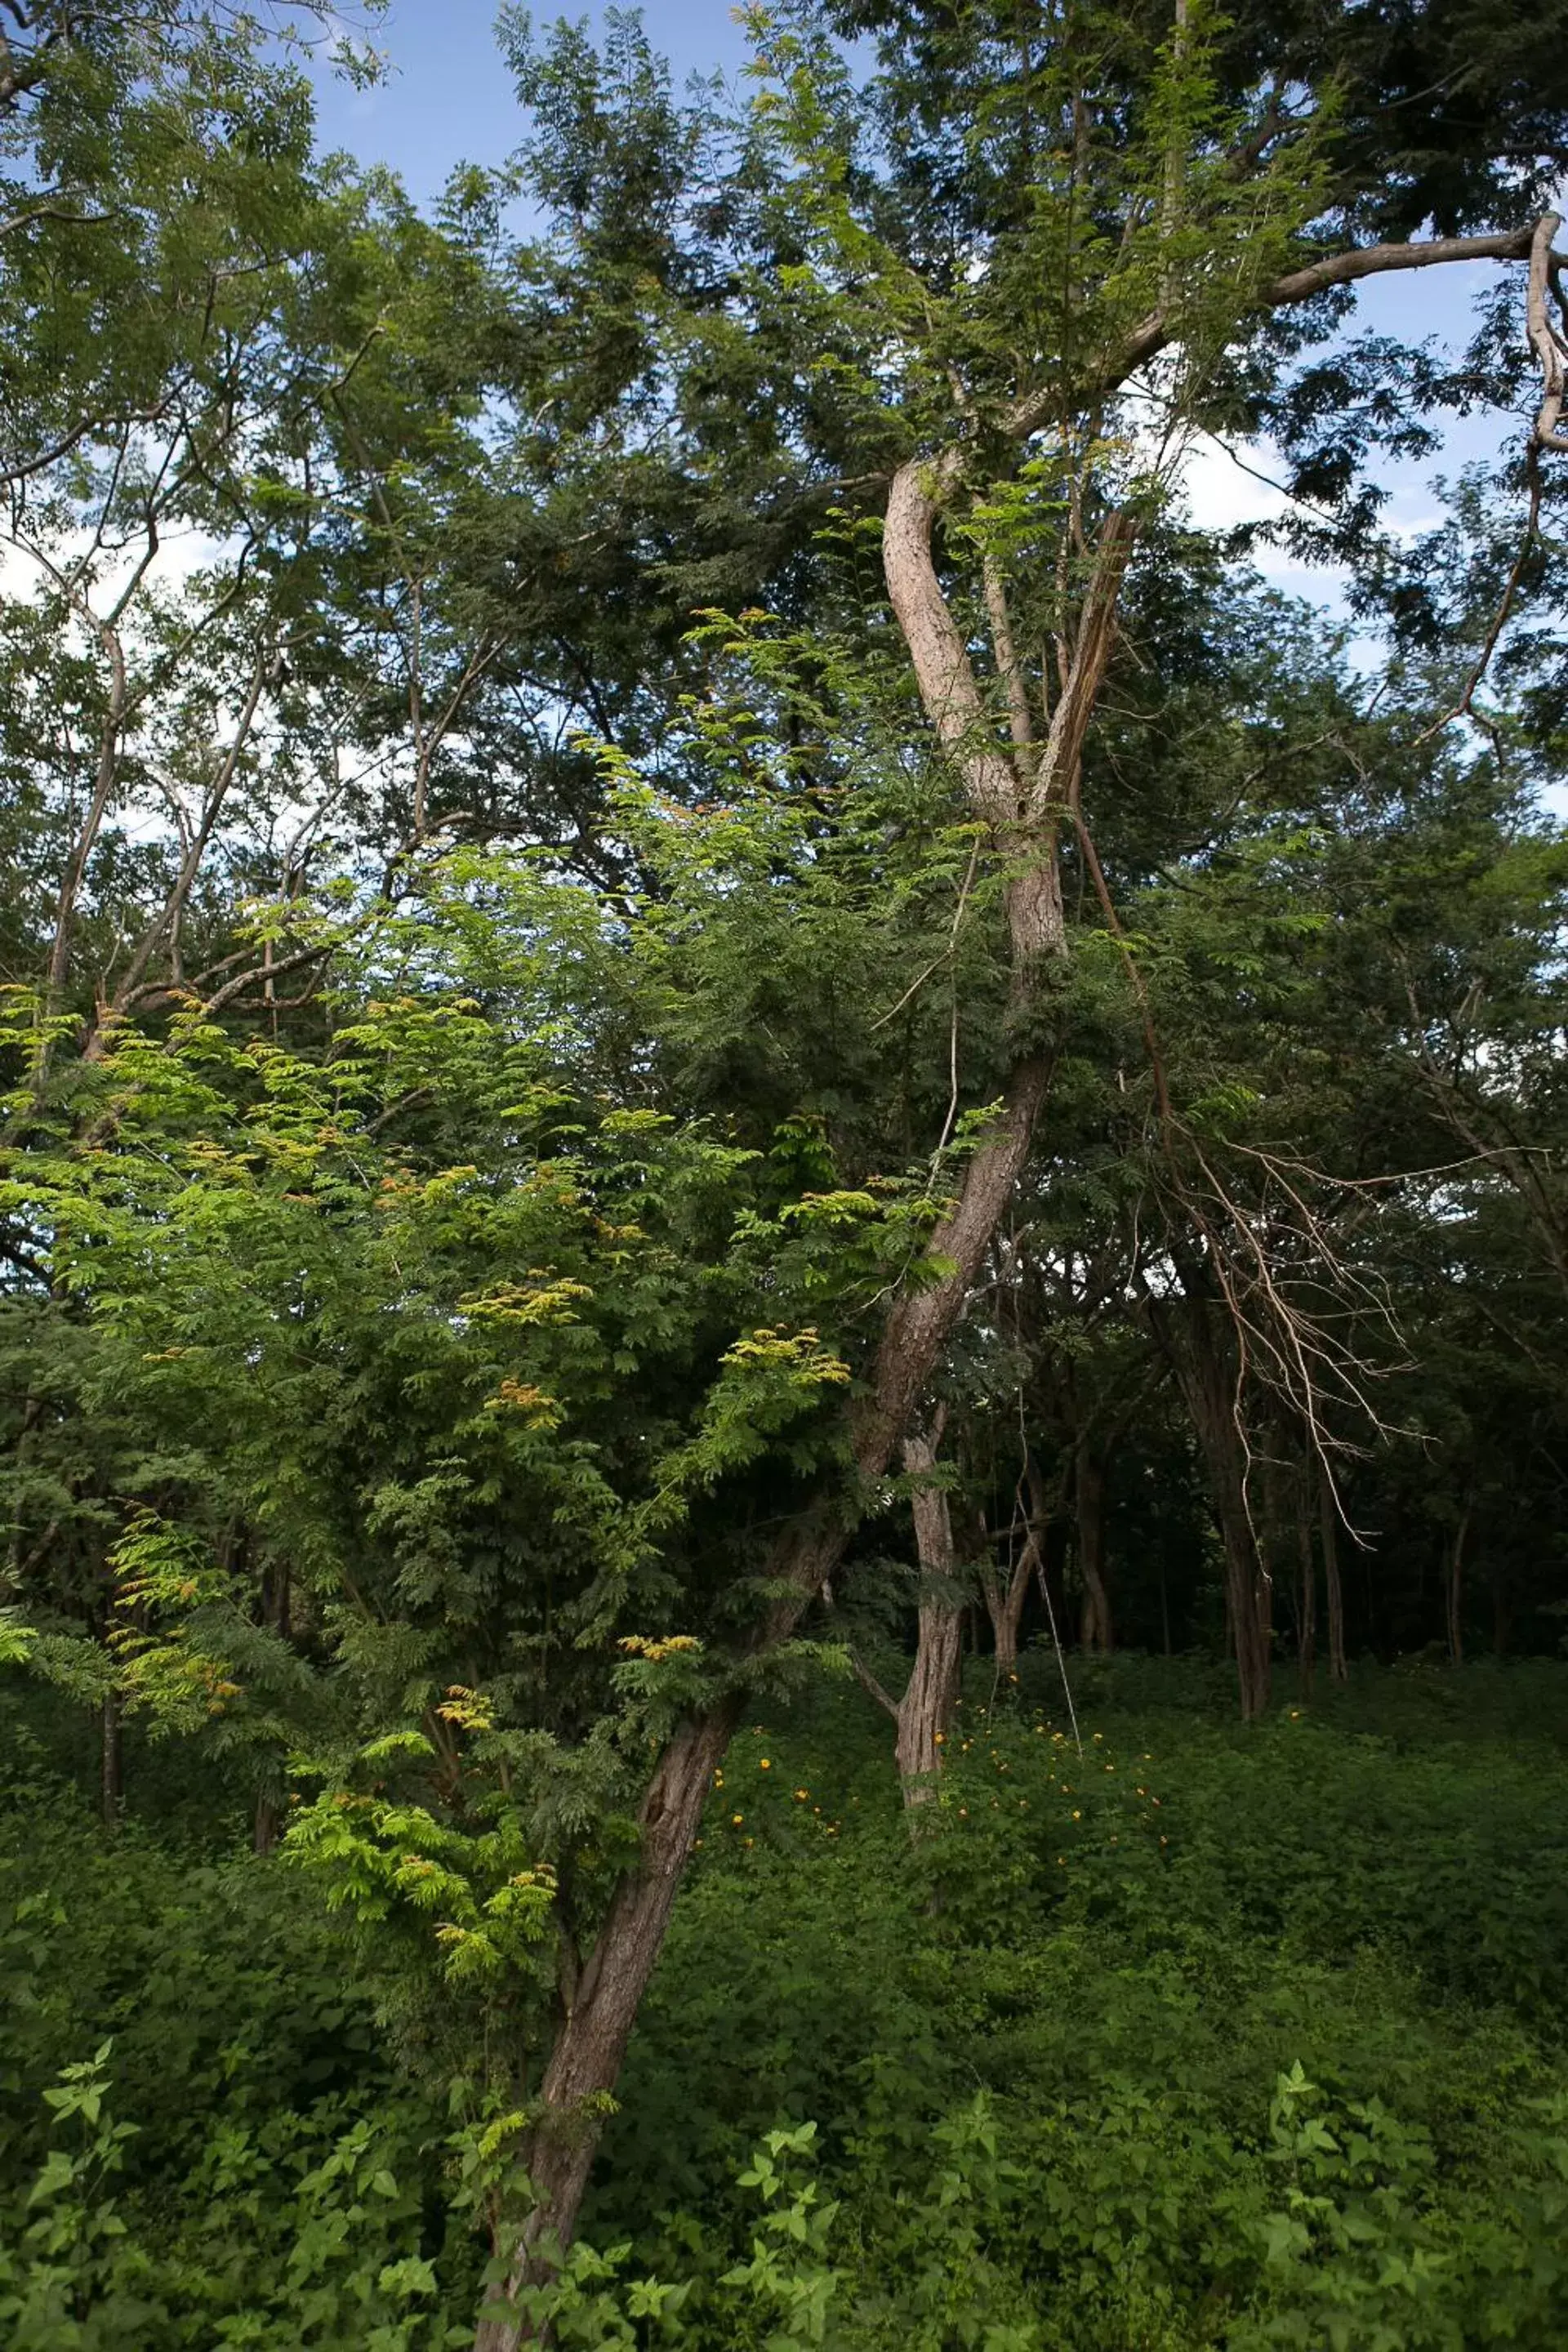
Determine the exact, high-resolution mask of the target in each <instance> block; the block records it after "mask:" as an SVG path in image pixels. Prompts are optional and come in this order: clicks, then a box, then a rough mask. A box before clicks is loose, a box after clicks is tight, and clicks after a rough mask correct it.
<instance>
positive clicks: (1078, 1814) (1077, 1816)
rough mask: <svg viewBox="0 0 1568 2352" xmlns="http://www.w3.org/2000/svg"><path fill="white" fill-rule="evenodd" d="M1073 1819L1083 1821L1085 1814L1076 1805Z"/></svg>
mask: <svg viewBox="0 0 1568 2352" xmlns="http://www.w3.org/2000/svg"><path fill="white" fill-rule="evenodd" d="M1073 1819H1074V1821H1075V1822H1081V1821H1082V1819H1083V1815H1082V1814H1081V1813H1080V1812H1079V1811H1078V1809H1077V1807H1076V1806H1075V1807H1074V1809H1073Z"/></svg>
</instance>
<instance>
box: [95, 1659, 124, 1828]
mask: <svg viewBox="0 0 1568 2352" xmlns="http://www.w3.org/2000/svg"><path fill="white" fill-rule="evenodd" d="M99 1738H100V1745H99V1790H100V1799H101V1802H102V1806H103V1826H104V1828H105V1829H106V1830H111V1831H112V1830H117V1829H118V1828H119V1827H120V1823H121V1818H122V1816H123V1814H124V1811H125V1741H124V1729H123V1712H122V1709H121V1701H120V1693H119V1692H118V1691H117V1690H111V1691H108V1692H106V1693H105V1694H104V1700H103V1706H102V1707H101V1708H100V1714H99Z"/></svg>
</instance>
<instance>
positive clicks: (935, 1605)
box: [893, 1437, 963, 1806]
mask: <svg viewBox="0 0 1568 2352" xmlns="http://www.w3.org/2000/svg"><path fill="white" fill-rule="evenodd" d="M904 1467H905V1469H906V1470H907V1471H908V1472H909V1473H910V1476H911V1477H912V1478H913V1479H914V1480H915V1481H916V1484H915V1486H913V1488H912V1489H911V1492H910V1510H911V1511H912V1513H913V1515H914V1522H915V1551H916V1556H917V1557H918V1559H919V1561H920V1570H921V1602H920V1633H919V1637H918V1639H917V1642H916V1644H915V1662H914V1665H913V1668H912V1669H911V1671H910V1678H909V1681H908V1683H907V1684H906V1685H905V1688H904V1695H903V1696H902V1698H901V1699H900V1701H899V1703H898V1706H896V1707H895V1709H894V1710H893V1721H894V1723H895V1725H896V1727H897V1729H896V1733H895V1737H894V1742H893V1753H894V1756H895V1758H896V1759H897V1762H898V1767H899V1781H900V1786H901V1788H902V1790H903V1792H904V1803H905V1804H906V1805H907V1806H915V1805H926V1804H929V1803H930V1802H931V1798H932V1797H933V1796H934V1795H935V1794H936V1775H937V1773H938V1772H939V1771H940V1770H941V1769H942V1746H943V1743H944V1742H945V1740H946V1738H947V1735H948V1733H949V1731H950V1730H951V1729H952V1712H953V1706H954V1704H955V1702H956V1700H957V1697H958V1668H959V1644H960V1641H961V1638H962V1634H963V1605H962V1602H961V1601H960V1598H959V1593H958V1588H957V1584H956V1582H955V1580H954V1579H955V1574H956V1570H957V1566H958V1563H957V1559H956V1558H955V1556H954V1551H953V1542H952V1510H951V1508H950V1507H949V1504H948V1499H947V1496H946V1493H945V1492H944V1490H943V1489H942V1487H940V1486H934V1485H932V1484H931V1483H930V1481H931V1474H932V1473H933V1472H934V1470H935V1468H936V1452H935V1449H934V1447H933V1446H932V1445H931V1443H930V1441H929V1440H928V1439H927V1438H924V1437H906V1438H905V1440H904Z"/></svg>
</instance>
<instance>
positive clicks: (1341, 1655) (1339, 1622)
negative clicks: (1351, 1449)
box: [1318, 1464, 1350, 1683]
mask: <svg viewBox="0 0 1568 2352" xmlns="http://www.w3.org/2000/svg"><path fill="white" fill-rule="evenodd" d="M1318 1525H1319V1527H1320V1528H1321V1532H1322V1538H1323V1598H1324V1600H1325V1601H1326V1602H1327V1604H1328V1612H1329V1679H1330V1681H1331V1682H1336V1683H1342V1682H1348V1681H1349V1680H1350V1668H1349V1666H1348V1665H1347V1664H1346V1663H1345V1596H1344V1586H1343V1584H1342V1582H1341V1580H1340V1508H1339V1505H1338V1504H1337V1503H1336V1502H1335V1500H1334V1490H1333V1487H1332V1486H1331V1483H1330V1479H1329V1474H1328V1472H1327V1471H1326V1470H1325V1469H1324V1468H1323V1467H1322V1465H1321V1464H1320V1465H1319V1466H1318Z"/></svg>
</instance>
